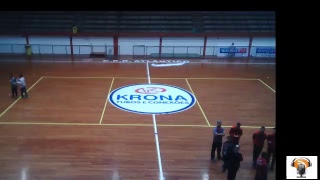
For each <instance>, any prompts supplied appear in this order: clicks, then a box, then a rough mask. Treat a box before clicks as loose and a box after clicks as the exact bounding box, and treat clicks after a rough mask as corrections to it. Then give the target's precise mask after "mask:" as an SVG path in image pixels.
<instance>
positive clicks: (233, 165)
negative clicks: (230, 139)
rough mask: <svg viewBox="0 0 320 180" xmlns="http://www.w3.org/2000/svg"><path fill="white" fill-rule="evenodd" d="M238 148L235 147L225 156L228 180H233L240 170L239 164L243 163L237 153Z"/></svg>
mask: <svg viewBox="0 0 320 180" xmlns="http://www.w3.org/2000/svg"><path fill="white" fill-rule="evenodd" d="M239 149H240V146H239V145H235V146H234V148H233V151H232V152H231V153H229V154H228V155H227V157H228V159H229V160H228V180H235V179H236V176H237V172H238V170H239V168H240V162H241V161H243V157H242V154H241V153H239Z"/></svg>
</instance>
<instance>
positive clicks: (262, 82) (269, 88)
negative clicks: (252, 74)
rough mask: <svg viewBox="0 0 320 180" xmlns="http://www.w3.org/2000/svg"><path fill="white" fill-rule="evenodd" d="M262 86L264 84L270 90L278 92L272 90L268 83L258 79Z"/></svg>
mask: <svg viewBox="0 0 320 180" xmlns="http://www.w3.org/2000/svg"><path fill="white" fill-rule="evenodd" d="M258 80H259V81H260V82H261V83H262V84H264V85H265V86H267V87H268V88H269V89H271V91H273V92H276V91H275V90H274V89H272V88H271V87H270V86H269V85H268V84H267V83H265V82H263V81H262V80H261V79H258Z"/></svg>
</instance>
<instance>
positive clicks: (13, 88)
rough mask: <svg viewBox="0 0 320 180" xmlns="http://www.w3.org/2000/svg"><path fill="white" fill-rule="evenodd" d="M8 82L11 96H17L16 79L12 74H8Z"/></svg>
mask: <svg viewBox="0 0 320 180" xmlns="http://www.w3.org/2000/svg"><path fill="white" fill-rule="evenodd" d="M10 78H11V79H10V84H11V97H12V98H14V97H17V96H18V85H17V79H16V78H15V77H14V75H13V74H10Z"/></svg>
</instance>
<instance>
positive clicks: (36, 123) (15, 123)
mask: <svg viewBox="0 0 320 180" xmlns="http://www.w3.org/2000/svg"><path fill="white" fill-rule="evenodd" d="M0 124H3V125H43V126H127V127H139V126H149V127H151V126H154V124H97V123H55V122H0ZM157 126H161V127H201V128H202V127H203V128H211V127H216V126H212V125H211V126H208V125H191V124H190V125H189V124H157ZM222 127H225V128H230V127H232V126H222ZM260 127H261V126H241V128H244V129H259V128H260ZM266 128H274V127H271V126H267V127H266Z"/></svg>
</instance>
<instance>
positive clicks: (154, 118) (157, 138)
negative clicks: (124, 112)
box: [146, 63, 164, 180]
mask: <svg viewBox="0 0 320 180" xmlns="http://www.w3.org/2000/svg"><path fill="white" fill-rule="evenodd" d="M146 66H147V76H148V83H149V84H151V79H150V71H149V64H148V63H146ZM152 119H153V129H154V137H155V139H156V146H157V156H158V165H159V173H160V174H159V176H160V177H159V178H160V180H164V176H163V170H162V162H161V153H160V145H159V137H158V128H157V120H156V115H155V114H152Z"/></svg>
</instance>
